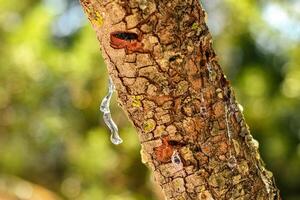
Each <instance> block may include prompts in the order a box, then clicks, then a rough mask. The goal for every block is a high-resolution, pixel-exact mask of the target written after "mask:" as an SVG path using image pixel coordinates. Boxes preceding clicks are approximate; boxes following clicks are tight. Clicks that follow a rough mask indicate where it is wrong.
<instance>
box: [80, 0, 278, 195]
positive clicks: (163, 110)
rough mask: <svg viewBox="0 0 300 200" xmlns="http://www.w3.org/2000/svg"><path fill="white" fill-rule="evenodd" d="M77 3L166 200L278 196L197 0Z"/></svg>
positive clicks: (144, 159) (86, 1)
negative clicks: (98, 42) (86, 20)
mask: <svg viewBox="0 0 300 200" xmlns="http://www.w3.org/2000/svg"><path fill="white" fill-rule="evenodd" d="M81 4H82V6H83V8H84V10H85V12H86V13H87V16H88V18H89V19H90V21H91V23H92V25H93V27H94V29H95V31H96V32H97V37H98V39H99V41H100V46H101V50H102V55H103V57H104V58H105V61H106V64H107V67H108V72H109V74H110V76H111V77H112V79H113V81H114V83H115V86H116V91H117V93H118V99H119V102H120V105H121V106H122V108H123V109H124V111H125V112H126V113H127V115H128V117H129V119H130V120H131V121H132V122H133V124H134V126H135V127H136V129H137V131H138V135H139V139H140V142H141V148H142V149H141V154H142V162H143V163H145V164H146V165H147V166H148V167H149V168H150V169H151V170H152V172H153V175H154V178H155V180H156V182H157V183H158V184H159V185H160V186H161V188H162V190H163V192H164V194H165V197H166V199H169V200H175V199H176V200H179V199H202V200H203V199H209V200H211V199H218V200H219V199H262V200H263V199H266V200H271V199H272V200H273V199H276V200H277V199H280V196H279V191H278V189H277V188H276V186H275V182H274V178H273V176H272V173H271V172H269V171H267V170H266V169H265V166H264V164H263V161H262V159H261V158H260V155H259V152H258V143H257V141H256V140H254V139H253V137H252V136H251V134H250V132H249V128H248V126H247V124H246V122H245V120H244V117H243V114H242V111H241V110H240V109H239V106H238V103H237V102H236V99H235V96H234V93H233V91H232V88H231V86H230V84H229V82H228V81H227V79H226V77H225V76H224V74H223V71H222V69H221V67H220V66H219V64H218V61H217V57H216V54H215V52H214V50H213V48H212V38H211V35H210V33H209V31H208V28H207V25H206V23H205V19H206V13H205V11H204V10H203V8H202V6H201V4H200V3H199V2H198V1H197V0H81ZM174 156H176V157H174ZM175 159H176V160H175Z"/></svg>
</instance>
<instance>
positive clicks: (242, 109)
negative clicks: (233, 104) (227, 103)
mask: <svg viewBox="0 0 300 200" xmlns="http://www.w3.org/2000/svg"><path fill="white" fill-rule="evenodd" d="M238 108H239V109H240V111H241V112H243V111H244V107H243V106H242V105H241V104H238Z"/></svg>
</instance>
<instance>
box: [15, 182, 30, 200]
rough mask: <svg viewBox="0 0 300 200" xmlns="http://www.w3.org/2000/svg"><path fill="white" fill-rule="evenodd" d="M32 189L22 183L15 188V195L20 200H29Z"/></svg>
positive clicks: (27, 184)
mask: <svg viewBox="0 0 300 200" xmlns="http://www.w3.org/2000/svg"><path fill="white" fill-rule="evenodd" d="M32 192H33V191H32V187H31V185H30V184H29V183H26V182H22V183H20V184H18V185H17V186H16V188H15V194H16V196H17V197H19V198H20V199H24V200H26V199H31V197H32Z"/></svg>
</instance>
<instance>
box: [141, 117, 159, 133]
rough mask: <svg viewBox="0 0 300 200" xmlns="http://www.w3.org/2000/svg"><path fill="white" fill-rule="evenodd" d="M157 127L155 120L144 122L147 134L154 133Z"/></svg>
mask: <svg viewBox="0 0 300 200" xmlns="http://www.w3.org/2000/svg"><path fill="white" fill-rule="evenodd" d="M155 127H156V122H155V121H154V120H153V119H149V120H147V121H145V122H144V125H143V129H144V131H145V132H146V133H149V132H151V131H153V130H154V129H155Z"/></svg>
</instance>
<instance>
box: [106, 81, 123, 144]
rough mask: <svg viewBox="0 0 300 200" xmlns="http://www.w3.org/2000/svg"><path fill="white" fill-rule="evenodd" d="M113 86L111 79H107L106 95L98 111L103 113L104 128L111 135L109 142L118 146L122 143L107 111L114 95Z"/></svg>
mask: <svg viewBox="0 0 300 200" xmlns="http://www.w3.org/2000/svg"><path fill="white" fill-rule="evenodd" d="M114 90H115V86H114V84H113V82H112V79H111V78H110V77H109V81H108V94H107V95H106V96H105V97H104V98H103V100H102V102H101V105H100V111H101V112H103V120H104V123H105V124H106V126H107V127H108V128H109V130H110V132H111V135H110V140H111V142H112V143H113V144H115V145H118V144H121V143H122V142H123V140H122V139H121V137H120V136H119V130H118V127H117V125H116V124H115V122H114V121H113V119H112V117H111V113H110V109H109V105H110V100H111V97H112V95H113V93H114Z"/></svg>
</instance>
